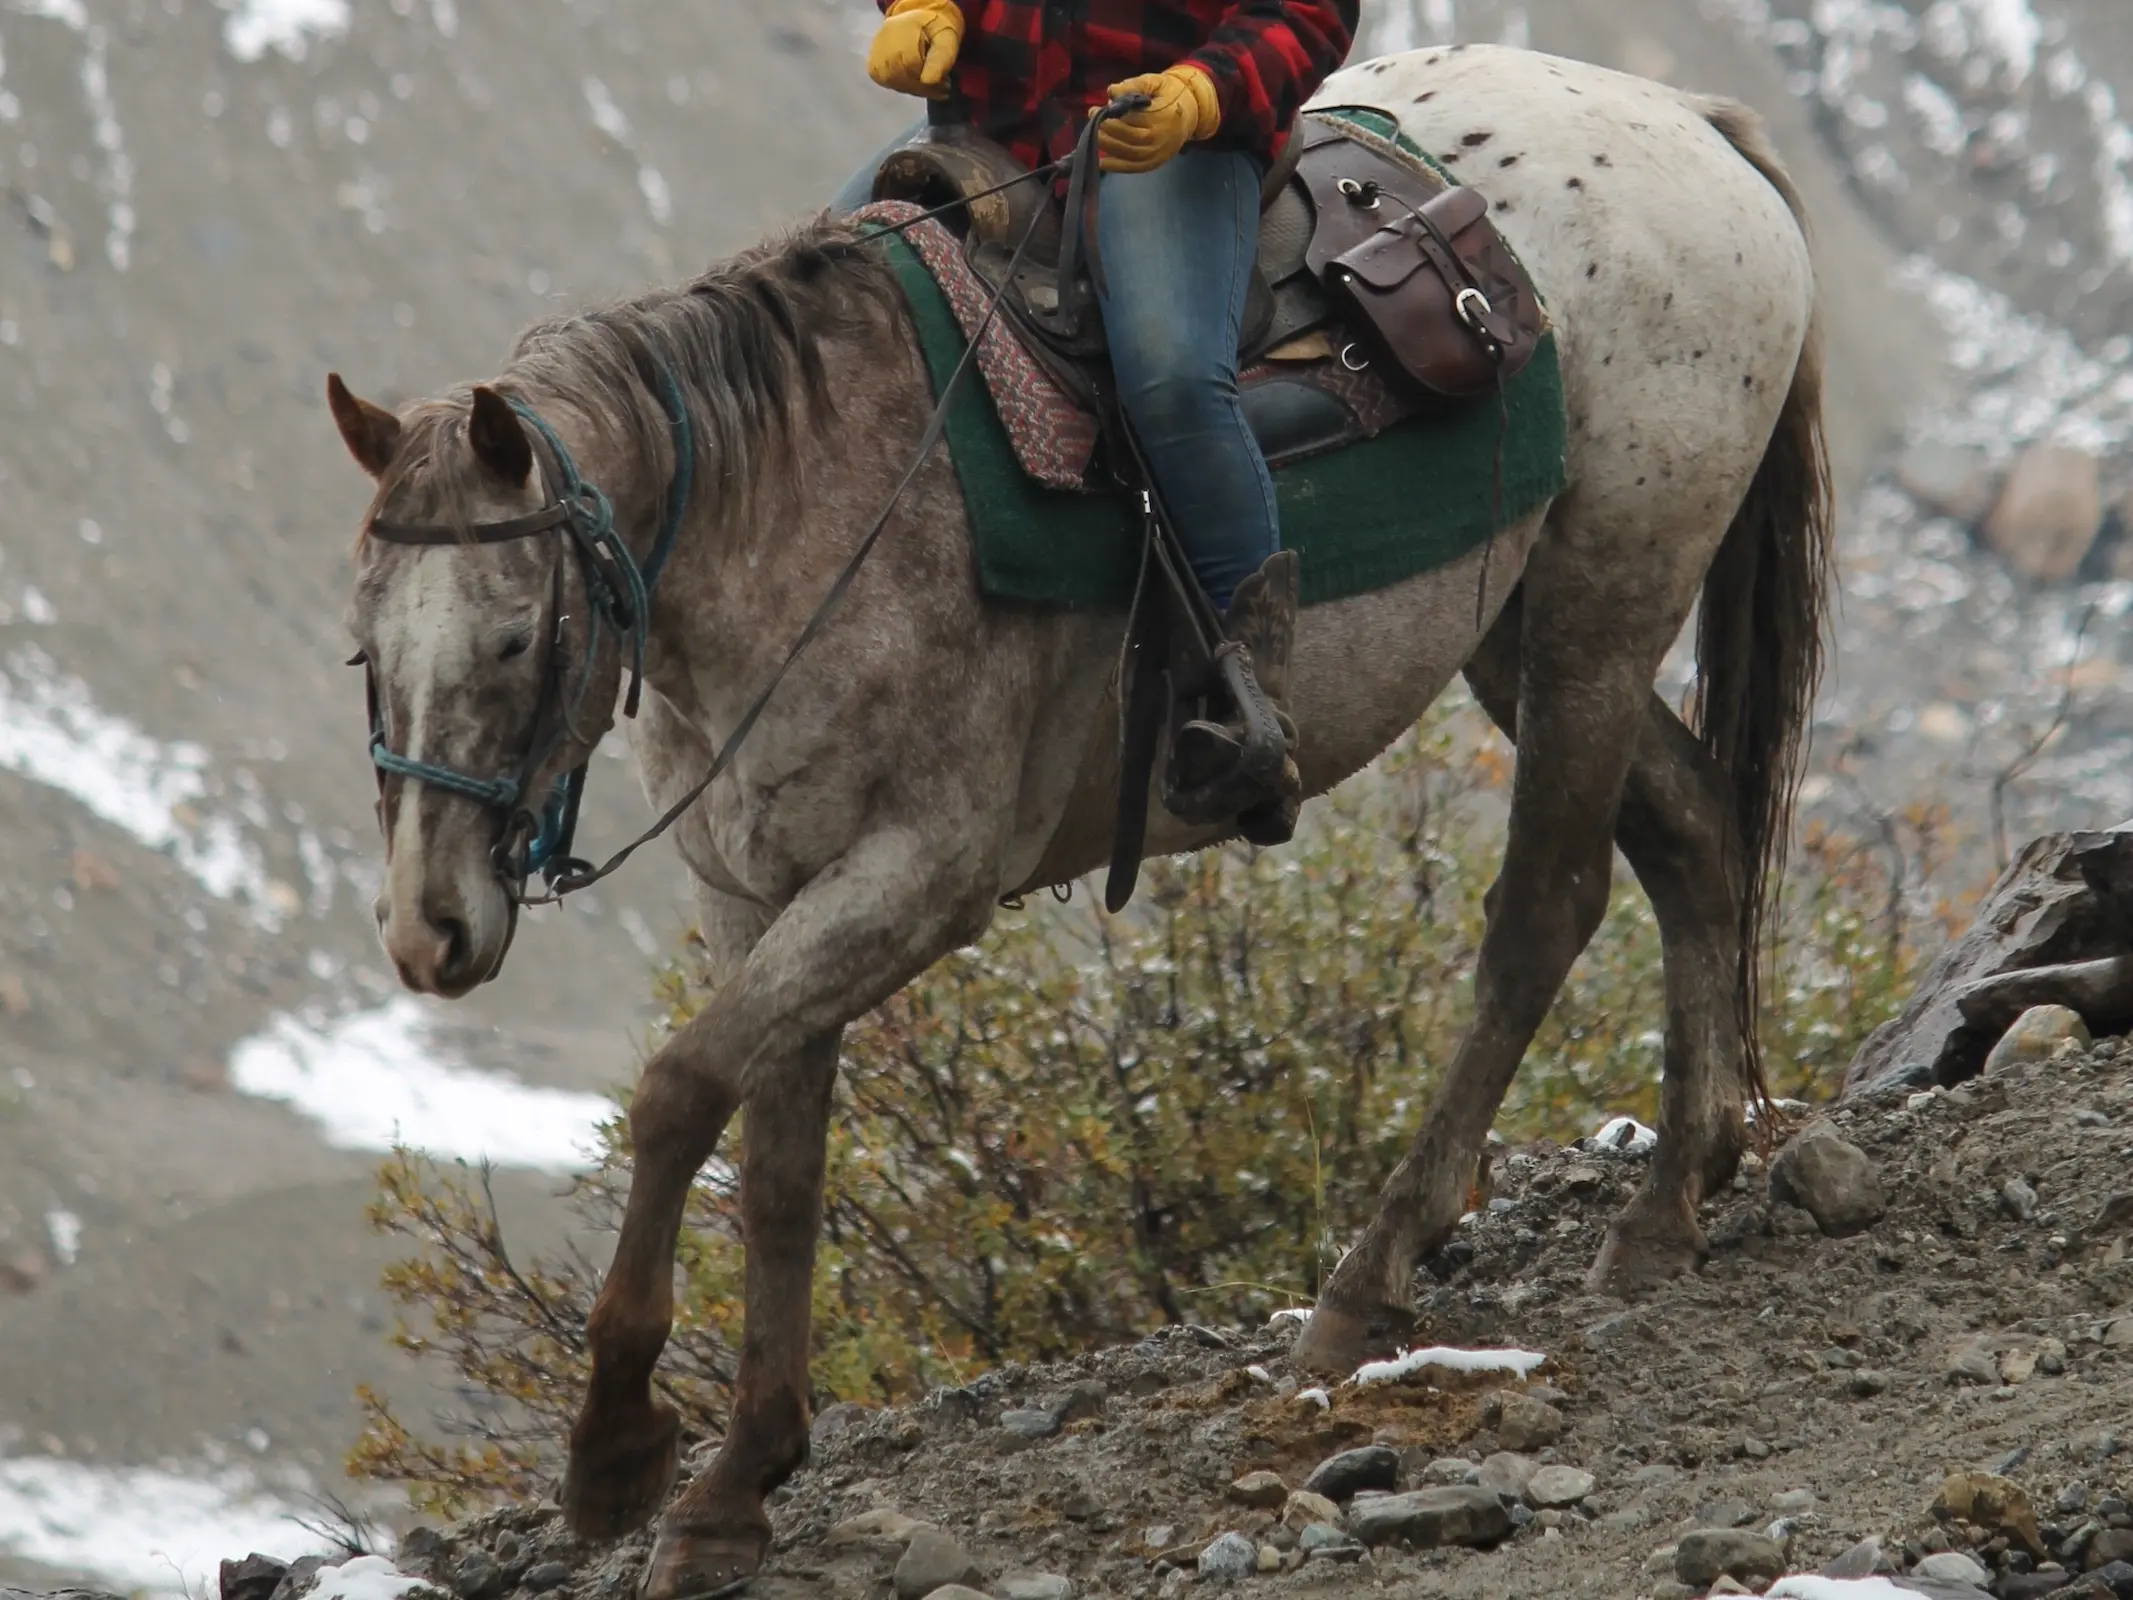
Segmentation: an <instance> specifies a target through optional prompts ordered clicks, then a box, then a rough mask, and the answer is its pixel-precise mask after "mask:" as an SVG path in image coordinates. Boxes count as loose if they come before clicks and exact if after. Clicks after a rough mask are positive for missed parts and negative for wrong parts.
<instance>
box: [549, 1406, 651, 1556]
mask: <svg viewBox="0 0 2133 1600" xmlns="http://www.w3.org/2000/svg"><path fill="white" fill-rule="evenodd" d="M587 1432H588V1430H587V1429H586V1428H585V1427H584V1425H583V1424H582V1423H581V1424H580V1425H579V1427H578V1428H577V1429H574V1430H573V1432H572V1437H571V1441H570V1464H569V1466H568V1467H567V1468H566V1469H565V1471H564V1473H563V1494H562V1501H563V1520H564V1521H565V1522H566V1523H568V1524H569V1526H570V1531H571V1532H572V1533H575V1534H576V1535H577V1536H578V1537H579V1538H581V1539H595V1540H602V1541H605V1540H608V1539H619V1538H621V1537H622V1536H623V1535H624V1534H626V1533H630V1532H633V1531H634V1530H636V1529H638V1528H641V1527H643V1526H644V1525H645V1524H646V1523H647V1522H650V1521H651V1520H652V1518H653V1517H654V1516H655V1515H657V1514H658V1511H659V1508H660V1507H661V1506H662V1505H664V1504H665V1503H666V1498H667V1491H668V1490H669V1489H671V1488H673V1487H674V1476H675V1473H676V1472H677V1471H678V1470H679V1469H680V1465H681V1445H680V1440H681V1418H680V1417H678V1416H676V1415H675V1414H674V1412H673V1411H671V1410H669V1409H668V1408H667V1407H665V1406H662V1405H657V1404H655V1405H654V1406H653V1407H652V1408H651V1411H650V1412H649V1413H648V1414H647V1415H646V1416H645V1417H644V1418H643V1419H642V1420H641V1421H638V1422H636V1423H634V1424H632V1425H630V1426H628V1427H623V1428H605V1429H601V1430H599V1431H598V1432H596V1433H593V1434H592V1435H591V1437H590V1438H580V1437H579V1435H580V1434H584V1433H587Z"/></svg>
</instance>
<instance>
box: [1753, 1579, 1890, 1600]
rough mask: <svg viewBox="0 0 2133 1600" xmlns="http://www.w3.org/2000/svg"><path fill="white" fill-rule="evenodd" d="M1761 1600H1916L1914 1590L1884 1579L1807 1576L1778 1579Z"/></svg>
mask: <svg viewBox="0 0 2133 1600" xmlns="http://www.w3.org/2000/svg"><path fill="white" fill-rule="evenodd" d="M1763 1600H1918V1592H1917V1591H1916V1590H1915V1589H1902V1588H1898V1587H1897V1586H1896V1585H1895V1584H1893V1583H1891V1582H1889V1580H1888V1579H1886V1578H1818V1577H1814V1576H1812V1575H1808V1574H1802V1575H1800V1576H1798V1577H1792V1578H1780V1579H1778V1581H1777V1582H1776V1584H1774V1585H1773V1586H1772V1587H1771V1588H1770V1589H1768V1590H1767V1591H1765V1593H1764V1596H1763Z"/></svg>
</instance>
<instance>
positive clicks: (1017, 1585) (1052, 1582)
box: [1000, 1572, 1074, 1600]
mask: <svg viewBox="0 0 2133 1600" xmlns="http://www.w3.org/2000/svg"><path fill="white" fill-rule="evenodd" d="M1000 1600H1074V1583H1073V1580H1072V1579H1070V1578H1063V1577H1061V1576H1060V1575H1059V1574H1058V1573H1056V1572H1024V1573H1018V1574H1017V1575H1016V1576H1014V1577H1012V1578H1002V1579H1001V1580H1000Z"/></svg>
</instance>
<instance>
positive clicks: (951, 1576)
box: [894, 1525, 985, 1600]
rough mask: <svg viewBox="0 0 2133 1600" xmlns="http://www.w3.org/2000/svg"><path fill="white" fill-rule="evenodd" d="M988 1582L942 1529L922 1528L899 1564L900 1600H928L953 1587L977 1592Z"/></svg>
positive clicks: (896, 1581) (898, 1592)
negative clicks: (930, 1596)
mask: <svg viewBox="0 0 2133 1600" xmlns="http://www.w3.org/2000/svg"><path fill="white" fill-rule="evenodd" d="M984 1581H985V1574H984V1573H983V1572H981V1571H980V1570H979V1569H978V1564H977V1562H976V1561H974V1560H972V1559H971V1555H970V1552H969V1551H968V1550H965V1549H964V1548H963V1547H962V1546H961V1545H960V1544H958V1543H956V1541H955V1539H954V1538H953V1537H952V1536H951V1535H949V1534H947V1533H945V1532H943V1531H942V1530H941V1529H939V1528H936V1527H932V1526H930V1525H921V1526H920V1527H918V1528H917V1529H915V1530H914V1531H913V1532H912V1534H911V1542H910V1543H909V1544H908V1545H906V1546H905V1547H904V1553H903V1558H902V1559H901V1560H899V1561H898V1562H897V1563H896V1575H895V1579H894V1582H895V1585H896V1600H926V1597H927V1596H928V1595H930V1594H932V1593H933V1592H934V1591H935V1590H936V1589H940V1588H943V1587H945V1586H946V1585H948V1584H951V1583H962V1584H968V1585H970V1586H971V1587H972V1588H975V1587H977V1586H978V1585H979V1584H982V1583H983V1582H984Z"/></svg>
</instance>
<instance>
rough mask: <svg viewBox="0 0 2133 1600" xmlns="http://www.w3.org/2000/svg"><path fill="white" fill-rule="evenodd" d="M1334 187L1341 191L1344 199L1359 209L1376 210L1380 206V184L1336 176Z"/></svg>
mask: <svg viewBox="0 0 2133 1600" xmlns="http://www.w3.org/2000/svg"><path fill="white" fill-rule="evenodd" d="M1333 187H1334V188H1335V189H1337V190H1339V191H1340V193H1341V197H1342V198H1343V199H1345V200H1346V201H1347V202H1348V203H1349V204H1350V205H1352V206H1354V207H1356V208H1357V209H1358V210H1362V211H1375V210H1377V208H1378V200H1379V198H1380V197H1379V194H1378V186H1377V185H1376V184H1375V183H1373V182H1361V183H1358V182H1357V181H1356V180H1355V179H1353V178H1335V179H1334V180H1333Z"/></svg>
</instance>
